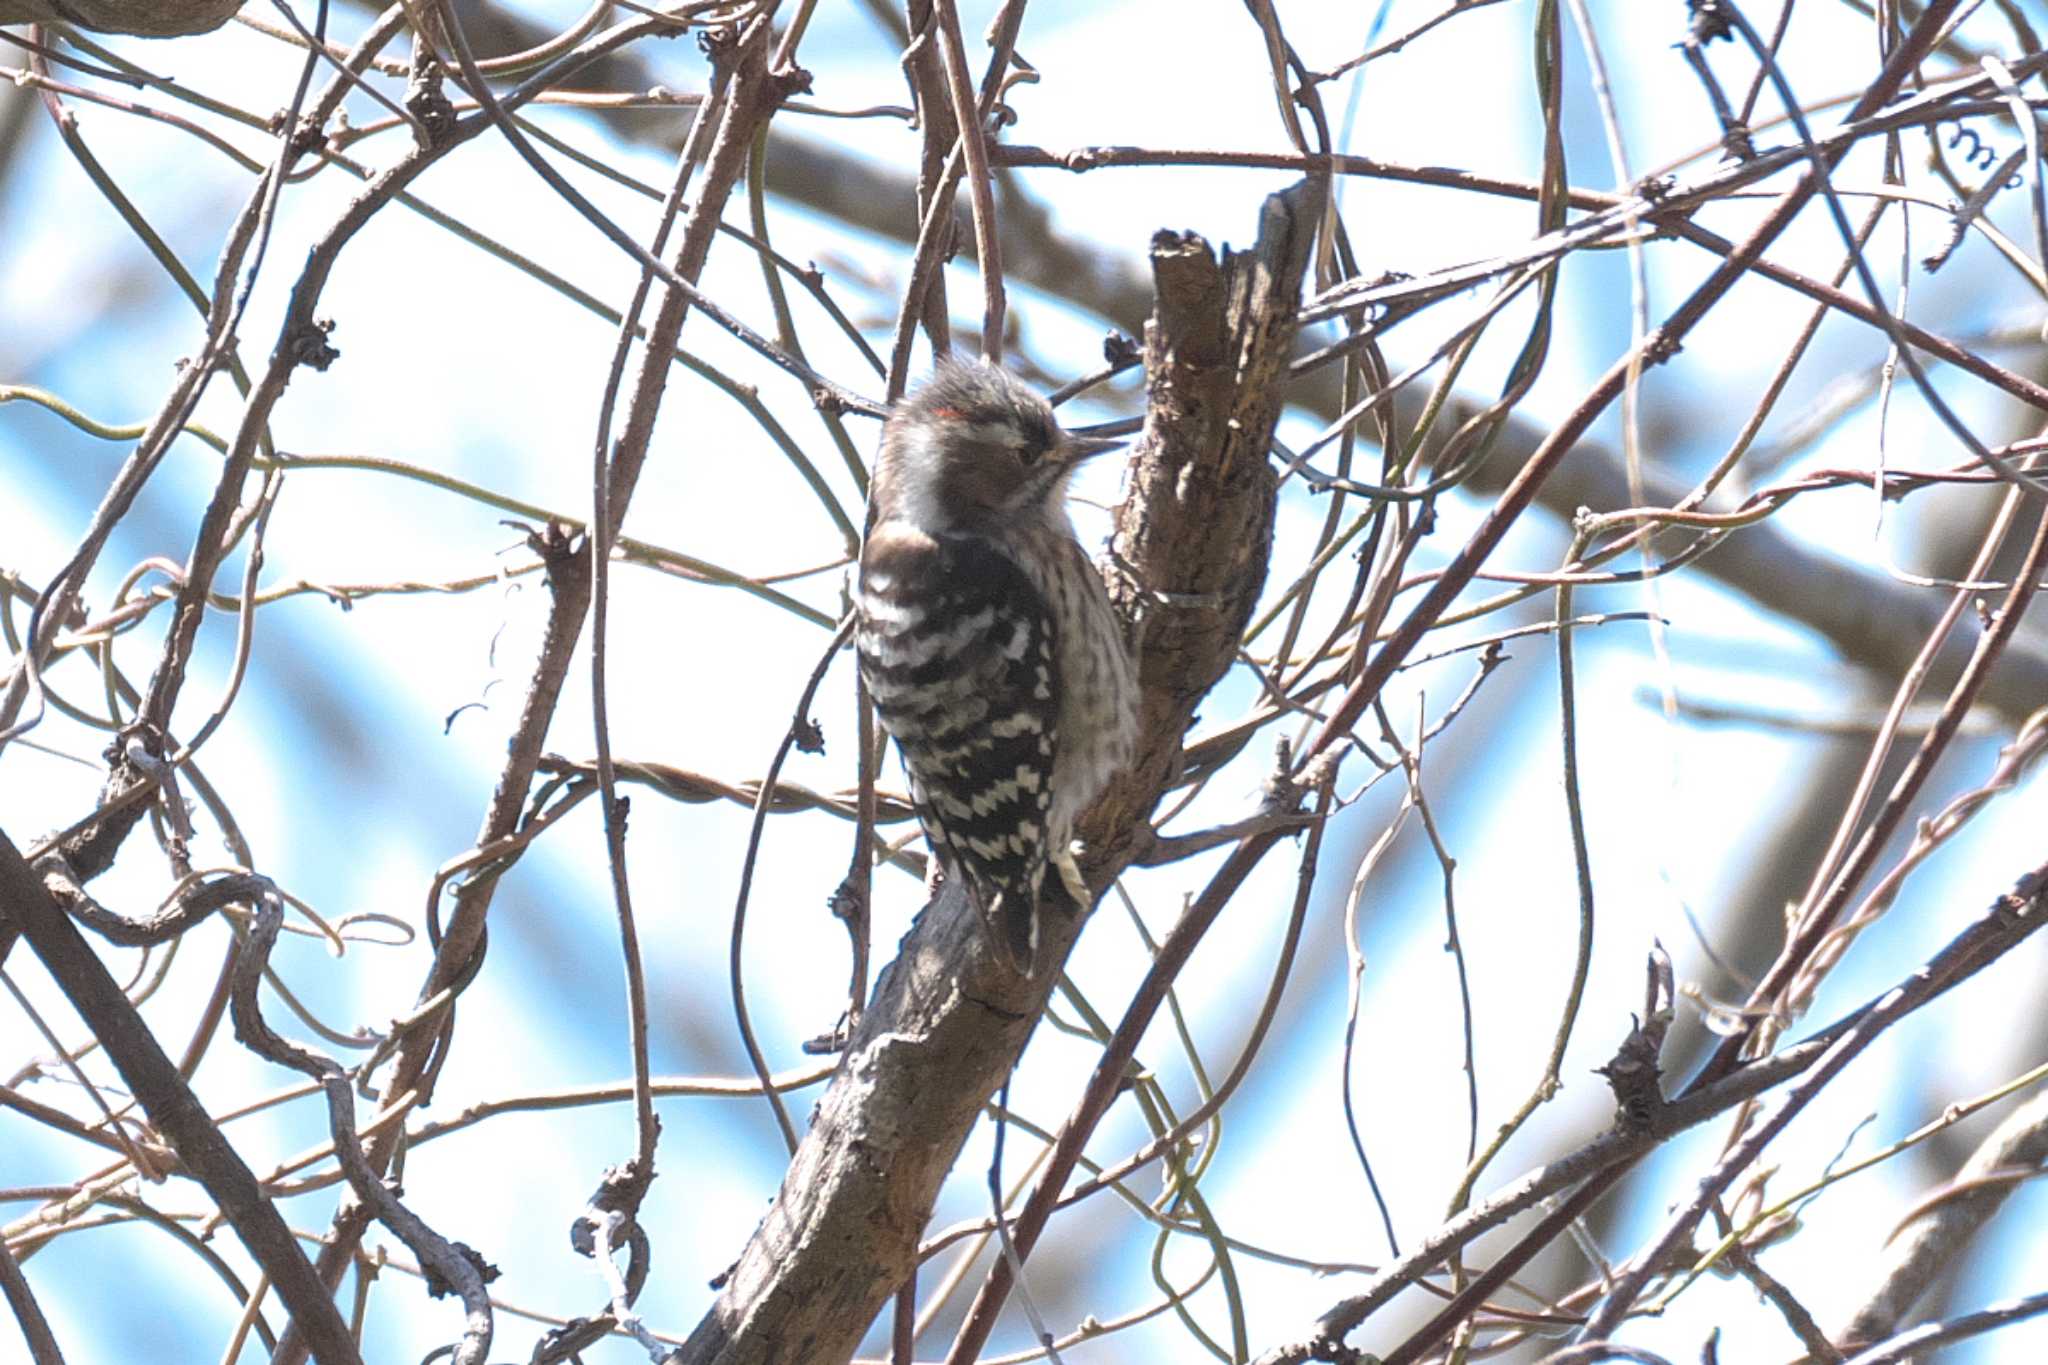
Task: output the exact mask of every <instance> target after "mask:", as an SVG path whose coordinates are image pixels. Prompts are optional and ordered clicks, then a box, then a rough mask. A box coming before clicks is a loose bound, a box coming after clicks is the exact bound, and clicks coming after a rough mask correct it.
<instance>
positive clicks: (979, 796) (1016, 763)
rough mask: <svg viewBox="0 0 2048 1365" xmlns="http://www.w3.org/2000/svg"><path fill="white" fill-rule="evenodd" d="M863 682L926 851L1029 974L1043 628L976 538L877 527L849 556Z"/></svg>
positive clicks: (998, 560)
mask: <svg viewBox="0 0 2048 1365" xmlns="http://www.w3.org/2000/svg"><path fill="white" fill-rule="evenodd" d="M860 610H861V620H860V626H859V631H858V635H857V637H856V638H857V644H858V647H859V651H860V662H861V672H862V676H863V677H864V678H865V679H866V680H867V685H868V691H869V693H870V694H871V695H872V696H873V697H874V699H875V709H876V711H877V713H878V714H879V715H880V716H881V719H882V725H883V727H884V728H885V729H887V730H888V732H889V733H890V734H891V735H892V736H894V737H895V740H896V743H897V747H898V748H899V749H900V750H901V751H902V754H903V767H904V770H905V772H906V773H907V774H908V775H909V778H910V794H911V799H912V801H913V802H914V803H915V805H916V807H917V814H918V819H919V821H920V822H921V823H922V824H923V826H924V832H925V837H926V838H927V839H928V840H929V841H930V842H931V845H932V849H933V851H934V852H935V853H936V854H937V855H938V856H939V858H940V859H941V860H943V862H944V863H945V865H946V867H947V868H948V870H949V871H950V872H952V873H954V874H956V875H958V876H960V877H962V878H963V879H964V880H965V881H966V883H967V890H968V895H969V897H970V898H971V899H972V901H973V902H974V905H975V907H976V908H977V909H978V910H979V911H980V912H981V914H982V917H983V919H984V921H985V922H986V923H987V926H988V928H989V931H990V936H991V938H992V939H993V941H994V943H995V945H996V947H997V949H998V950H999V951H1001V952H1002V953H1004V954H1005V955H1006V956H1007V957H1008V958H1009V959H1010V961H1011V964H1012V965H1013V966H1015V967H1016V968H1017V969H1018V970H1020V971H1022V972H1024V973H1025V974H1027V975H1028V974H1030V973H1031V971H1032V968H1033V965H1034V962H1035V959H1036V957H1037V949H1038V920H1037V908H1038V888H1039V885H1040V883H1041V882H1042V880H1043V879H1044V876H1045V866H1046V855H1047V850H1046V847H1045V836H1046V811H1047V808H1048V807H1049V806H1050V805H1051V802H1052V772H1053V755H1054V752H1055V748H1056V746H1057V744H1058V739H1059V737H1058V735H1057V733H1056V721H1057V719H1058V716H1059V700H1060V699H1059V674H1058V670H1057V668H1056V667H1055V665H1054V657H1055V655H1054V646H1055V641H1054V638H1053V619H1052V616H1051V614H1050V613H1049V612H1048V611H1047V610H1046V605H1045V601H1044V599H1043V598H1042V597H1041V596H1040V595H1039V593H1038V591H1037V589H1036V588H1034V587H1033V586H1032V584H1031V581H1030V580H1029V579H1028V578H1027V577H1026V576H1025V574H1024V572H1023V571H1022V570H1021V569H1019V568H1018V567H1017V565H1016V563H1015V562H1014V561H1012V560H1011V559H1010V558H1009V557H1008V556H1007V555H1005V554H1003V553H1002V552H1001V551H999V550H997V549H996V548H995V547H994V546H993V545H991V544H990V543H989V542H988V541H986V540H984V539H982V538H980V537H976V536H958V535H939V536H931V535H927V534H925V533H924V532H921V531H917V530H914V529H911V528H909V527H906V526H903V525H901V524H900V523H886V522H885V523H883V524H882V525H881V526H878V527H876V528H875V530H874V532H873V533H871V534H870V536H869V538H868V543H867V545H866V547H865V548H864V549H863V551H862V555H861V584H860Z"/></svg>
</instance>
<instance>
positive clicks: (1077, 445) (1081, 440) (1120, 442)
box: [1067, 433, 1131, 464]
mask: <svg viewBox="0 0 2048 1365" xmlns="http://www.w3.org/2000/svg"><path fill="white" fill-rule="evenodd" d="M1130 443H1131V438H1130V437H1128V436H1076V435H1073V434H1072V433H1068V436H1067V463H1068V464H1079V463H1081V461H1083V460H1087V459H1093V458H1094V457H1095V456H1097V455H1101V454H1104V453H1105V452H1107V451H1111V450H1115V449H1117V448H1118V447H1119V446H1127V445H1129V444H1130Z"/></svg>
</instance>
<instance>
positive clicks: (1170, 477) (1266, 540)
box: [675, 182, 1324, 1365]
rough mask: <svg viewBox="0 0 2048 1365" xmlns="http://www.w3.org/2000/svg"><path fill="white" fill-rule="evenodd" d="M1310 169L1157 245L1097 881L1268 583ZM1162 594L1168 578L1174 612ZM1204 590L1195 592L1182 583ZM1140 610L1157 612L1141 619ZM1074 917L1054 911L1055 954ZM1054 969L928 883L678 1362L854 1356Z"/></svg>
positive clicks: (1114, 580)
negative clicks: (1137, 651)
mask: <svg viewBox="0 0 2048 1365" xmlns="http://www.w3.org/2000/svg"><path fill="white" fill-rule="evenodd" d="M1323 193H1324V188H1323V185H1322V184H1321V183H1320V182H1304V183H1303V184H1301V185H1298V186H1296V187H1295V188H1293V189H1291V190H1289V191H1287V192H1286V193H1285V194H1280V195H1275V196H1274V197H1273V198H1271V199H1269V200H1268V201H1267V203H1266V209H1265V212H1264V214H1263V215H1262V217H1261V220H1260V230H1259V242H1258V245H1257V246H1256V247H1255V248H1254V249H1253V250H1252V251H1249V252H1245V253H1241V254H1238V253H1226V256H1225V259H1224V262H1223V264H1222V265H1221V266H1220V267H1219V266H1218V265H1217V263H1216V261H1215V260H1214V258H1213V257H1212V256H1211V254H1210V251H1209V248H1208V246H1207V245H1206V244H1205V243H1203V242H1202V241H1201V240H1200V239H1199V238H1197V237H1194V236H1192V235H1190V234H1174V233H1166V234H1161V235H1160V237H1158V238H1156V239H1155V240H1154V243H1153V261H1154V269H1155V275H1156V278H1157V284H1158V290H1159V306H1158V311H1157V313H1156V314H1155V316H1154V318H1153V321H1152V323H1151V324H1150V325H1149V326H1148V327H1147V329H1146V352H1147V363H1148V366H1149V367H1150V375H1151V379H1150V390H1149V395H1148V396H1149V411H1148V416H1147V421H1146V429H1145V435H1144V437H1143V438H1142V440H1141V441H1140V443H1139V450H1138V454H1137V456H1136V467H1135V469H1134V472H1133V475H1132V484H1131V492H1130V496H1129V497H1128V499H1127V500H1126V501H1125V503H1124V504H1123V506H1122V507H1121V508H1119V509H1118V513H1117V525H1118V528H1119V529H1118V532H1117V537H1116V544H1115V550H1114V559H1115V562H1114V563H1113V564H1112V565H1110V566H1108V567H1107V572H1106V575H1105V576H1106V577H1107V579H1108V580H1109V583H1110V588H1111V593H1112V595H1113V596H1114V597H1116V598H1117V599H1118V602H1119V605H1120V606H1122V607H1123V608H1124V609H1125V610H1126V611H1128V612H1131V613H1133V614H1134V615H1136V616H1137V617H1138V618H1139V619H1140V622H1141V626H1140V629H1141V630H1142V631H1143V635H1142V644H1141V682H1142V684H1143V686H1144V689H1145V697H1144V703H1143V712H1142V715H1143V724H1144V731H1143V734H1142V736H1141V739H1140V758H1139V760H1138V762H1137V763H1136V764H1135V765H1134V766H1133V768H1132V770H1131V771H1130V772H1128V773H1126V774H1124V775H1123V776H1122V777H1120V778H1119V779H1118V780H1117V781H1116V783H1115V784H1113V786H1112V787H1111V790H1110V792H1109V793H1108V794H1107V795H1106V796H1105V797H1104V799H1103V801H1102V802H1101V803H1100V804H1099V805H1098V806H1097V807H1096V809H1095V810H1094V811H1093V812H1092V813H1091V814H1090V816H1089V817H1088V818H1087V819H1086V820H1084V822H1083V825H1082V830H1083V835H1084V837H1085V838H1086V839H1087V841H1088V844H1089V850H1090V851H1089V855H1088V856H1087V857H1085V858H1084V859H1083V860H1082V862H1083V866H1084V868H1085V869H1086V870H1087V872H1088V875H1089V880H1090V883H1091V884H1092V885H1095V886H1102V885H1105V884H1107V882H1108V881H1109V879H1110V878H1111V877H1113V876H1114V875H1115V874H1116V873H1117V872H1120V871H1121V870H1122V869H1123V868H1124V867H1125V866H1126V865H1127V864H1128V863H1129V862H1130V859H1131V856H1132V854H1133V852H1134V851H1135V850H1138V849H1141V848H1142V847H1143V845H1144V843H1145V842H1146V840H1147V839H1148V838H1149V830H1148V827H1147V825H1146V817H1147V816H1148V815H1149V814H1150V812H1151V809H1152V806H1153V804H1154V803H1155V802H1156V801H1157V800H1158V797H1159V794H1160V793H1161V791H1163V790H1164V789H1165V785H1166V783H1167V781H1168V780H1170V778H1171V776H1172V773H1173V771H1174V769H1175V767H1176V766H1177V764H1178V761H1179V755H1180V746H1181V739H1182V736H1183V735H1184V733H1185V732H1186V730H1187V727H1188V725H1189V724H1190V722H1191V720H1192V717H1193V713H1194V707H1195V705H1196V703H1197V702H1199V701H1200V700H1201V698H1202V696H1203V695H1204V694H1206V693H1207V692H1208V690H1209V688H1210V687H1211V686H1212V685H1214V683H1215V682H1216V680H1217V679H1218V678H1220V677H1222V676H1223V673H1224V671H1225V670H1226V669H1228V668H1229V667H1230V664H1231V662H1232V661H1233V660H1234V658H1235V657H1236V647H1237V637H1238V633H1239V631H1240V630H1241V629H1242V627H1243V624H1244V622H1245V620H1246V619H1247V617H1248V616H1249V614H1250V612H1251V610H1252V607H1253V606H1254V604H1255V603H1256V602H1257V599H1258V594H1259V590H1260V587H1261V586H1262V585H1263V583H1264V581H1265V568H1266V547H1267V546H1268V545H1269V544H1270V543H1271V538H1272V522H1273V501H1274V478H1273V474H1272V471H1271V470H1270V468H1269V467H1268V466H1267V463H1266V459H1265V453H1264V452H1265V449H1266V441H1267V440H1268V438H1269V437H1270V436H1271V434H1272V429H1273V424H1274V423H1275V422H1277V421H1278V419H1279V415H1280V406H1281V404H1280V394H1279V392H1278V385H1277V383H1276V376H1277V375H1278V374H1279V372H1280V369H1281V367H1282V366H1284V364H1285V363H1286V360H1287V355H1288V350H1289V347H1290V345H1291V344H1292V341H1293V336H1294V330H1295V325H1294V317H1295V312H1296V309H1297V306H1298V303H1299V298H1300V289H1301V279H1302V275H1303V272H1304V271H1305V269H1306V267H1307V262H1308V258H1309V248H1310V245H1311V243H1312V242H1313V241H1314V237H1315V228H1316V224H1317V222H1318V220H1319V217H1320V214H1321V205H1322V195H1323ZM1161 593H1167V594H1175V596H1173V597H1172V598H1171V599H1170V600H1171V602H1172V603H1174V604H1175V605H1174V606H1173V608H1172V613H1171V616H1172V618H1177V619H1168V618H1167V617H1165V616H1163V615H1162V613H1163V612H1164V610H1165V609H1164V608H1163V607H1162V606H1161V604H1160V602H1159V597H1158V595H1159V594H1161ZM1181 593H1194V594H1198V595H1200V596H1201V598H1202V600H1201V601H1200V603H1199V604H1191V600H1190V599H1183V598H1181V597H1180V596H1178V594H1181ZM1147 614H1150V615H1152V616H1153V617H1155V618H1157V619H1154V620H1152V621H1150V622H1149V623H1148V622H1145V621H1144V618H1145V617H1146V616H1147ZM1079 927H1080V926H1079V924H1078V922H1067V921H1063V920H1062V919H1061V918H1060V917H1057V916H1055V917H1052V919H1051V922H1049V923H1048V924H1047V926H1046V930H1047V934H1048V938H1049V941H1050V948H1049V955H1050V956H1051V957H1052V959H1053V960H1054V961H1060V960H1063V959H1064V958H1065V955H1066V953H1067V951H1068V949H1070V948H1071V947H1072V945H1073V939H1074V937H1075V936H1076V934H1077V933H1078V931H1079ZM1055 975H1056V973H1055V972H1052V971H1048V972H1046V973H1045V974H1044V976H1043V977H1042V978H1041V979H1040V980H1039V981H1038V982H1036V983H1026V982H1023V981H1021V980H1019V979H1018V978H1016V977H1014V976H1012V975H1011V974H1009V973H1008V972H1007V971H1005V970H1004V969H1002V968H1001V967H999V966H998V965H997V964H996V963H995V960H994V959H993V958H992V957H991V956H990V954H989V952H988V949H987V946H986V944H985V943H984V942H983V939H982V935H981V933H980V931H979V927H978V922H977V921H976V919H975V917H974V915H973V913H972V911H971V910H969V909H968V908H967V907H966V906H965V905H963V904H961V903H959V901H958V898H957V897H956V896H952V895H946V894H941V895H940V897H939V898H938V899H937V901H936V902H934V904H933V905H931V906H930V907H928V908H927V909H926V910H925V912H924V913H923V914H922V915H920V916H919V917H918V920H917V922H916V924H914V925H913V926H912V927H911V930H910V932H909V933H908V934H907V935H905V937H904V939H903V943H902V945H901V952H900V954H899V956H898V957H897V959H896V961H895V962H893V963H891V964H890V966H889V967H888V968H887V969H886V970H885V971H884V972H883V973H882V976H881V979H880V980H879V982H878V983H877V985H876V989H875V998H874V1000H873V1002H872V1003H871V1004H870V1006H869V1008H868V1010H867V1012H866V1013H865V1014H864V1015H863V1016H862V1018H861V1023H860V1027H859V1030H858V1031H857V1033H856V1034H855V1035H854V1037H853V1039H852V1040H851V1042H850V1043H849V1045H848V1047H847V1050H846V1055H845V1058H844V1059H843V1061H842V1063H841V1065H840V1068H839V1074H838V1075H837V1076H836V1077H835V1078H834V1079H833V1082H832V1085H831V1087H830V1089H828V1090H827V1091H826V1093H825V1096H824V1098H823V1099H822V1100H821V1101H820V1102H819V1105H818V1109H817V1111H816V1113H815V1114H814V1115H813V1117H812V1122H811V1128H810V1131H809V1133H808V1134H807V1135H806V1136H805V1138H804V1140H803V1143H802V1145H801V1146H800V1148H799V1149H798V1151H797V1154H796V1156H795V1158H794V1159H793V1160H792V1161H791V1163H790V1168H789V1171H788V1173H787V1175H786V1176H785V1177H784V1179H783V1182H782V1189H781V1192H780V1193H779V1194H778V1195H777V1196H776V1199H775V1203H774V1205H773V1206H772V1207H771V1208H770V1210H769V1212H768V1216H767V1217H766V1218H765V1219H763V1220H762V1222H761V1225H760V1227H759V1228H757V1229H756V1230H755V1233H754V1236H753V1238H752V1239H751V1240H750V1241H749V1242H748V1244H747V1246H746V1248H745V1250H744V1251H742V1252H741V1254H740V1258H739V1260H738V1262H737V1263H736V1264H735V1265H734V1266H733V1268H732V1271H731V1273H730V1275H729V1276H728V1278H727V1281H726V1284H725V1286H724V1289H723V1292H721V1294H720V1295H719V1297H718V1300H717V1302H716V1303H715V1304H713V1305H712V1308H711V1311H710V1312H709V1313H708V1314H706V1315H705V1318H704V1320H703V1321H702V1322H701V1323H699V1324H698V1326H697V1330H696V1331H695V1332H693V1333H692V1334H691V1336H690V1340H689V1341H688V1342H687V1343H686V1344H685V1345H684V1346H683V1348H682V1349H681V1351H680V1352H678V1354H677V1355H676V1357H675V1358H676V1360H677V1361H679V1362H688V1363H689V1365H709V1363H710V1362H718V1363H719V1365H741V1362H746V1363H748V1365H766V1363H767V1362H785V1363H790V1365H793V1363H794V1362H804V1365H825V1363H827V1362H833V1361H843V1360H846V1359H848V1358H850V1357H851V1356H852V1354H853V1352H854V1351H855V1349H856V1348H857V1347H858V1346H859V1344H860V1339H861V1337H862V1335H863V1334H864V1333H865V1331H866V1330H867V1327H868V1324H869V1323H870V1322H872V1321H873V1320H874V1317H875V1314H876V1313H877V1312H878V1311H879V1310H880V1309H881V1307H882V1305H883V1304H884V1303H885V1302H887V1300H888V1298H889V1296H890V1295H891V1294H893V1293H894V1292H895V1291H896V1289H897V1288H898V1286H900V1285H901V1284H902V1283H903V1280H904V1278H905V1277H906V1276H907V1275H908V1274H909V1273H910V1271H911V1269H912V1267H913V1265H914V1264H915V1261H916V1256H917V1245H918V1237H919V1234H920V1233H921V1232H922V1231H923V1229H924V1225H925V1221H926V1219H927V1218H928V1217H929V1216H930V1213H931V1208H932V1203H933V1201H934V1200H935V1199H936V1198H937V1195H938V1191H939V1186H940V1185H941V1184H942V1183H943V1182H944V1180H945V1178H946V1176H947V1174H948V1173H949V1172H950V1171H951V1170H952V1167H953V1164H954V1162H955V1160H956V1159H957V1158H958V1156H959V1153H960V1148H961V1146H962V1144H963V1143H964V1142H965V1141H966V1138H967V1133H968V1131H969V1129H971V1128H972V1127H973V1124H974V1120H975V1119H976V1117H977V1116H978V1115H979V1114H980V1113H981V1110H982V1107H983V1105H984V1104H986V1103H987V1101H988V1098H989V1096H990V1095H992V1094H993V1093H994V1092H995V1089H996V1087H997V1086H999V1085H1000V1084H1001V1083H1002V1081H1003V1078H1004V1077H1005V1076H1007V1075H1008V1074H1009V1072H1010V1068H1011V1067H1012V1066H1013V1065H1015V1063H1016V1059H1017V1056H1018V1054H1019V1053H1021V1052H1022V1051H1023V1049H1024V1044H1025V1043H1026V1042H1027V1041H1028V1040H1029V1038H1030V1036H1031V1030H1032V1029H1033V1028H1034V1027H1035V1026H1036V1024H1037V1022H1038V1015H1039V1011H1040V1009H1041V1007H1042V1006H1043V1004H1044V1000H1045V995H1046V993H1047V991H1048V990H1049V989H1050V985H1051V981H1052V979H1053V977H1054V976H1055Z"/></svg>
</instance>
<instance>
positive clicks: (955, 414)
mask: <svg viewBox="0 0 2048 1365" xmlns="http://www.w3.org/2000/svg"><path fill="white" fill-rule="evenodd" d="M932 416H934V417H943V418H945V419H946V420H947V421H950V422H959V421H963V420H965V418H966V416H967V414H966V413H964V412H962V411H961V410H960V409H958V408H933V409H932Z"/></svg>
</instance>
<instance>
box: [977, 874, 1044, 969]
mask: <svg viewBox="0 0 2048 1365" xmlns="http://www.w3.org/2000/svg"><path fill="white" fill-rule="evenodd" d="M981 922H982V927H983V928H985V929H986V930H987V931H988V939H989V945H990V946H991V947H993V948H994V949H995V950H996V955H997V956H998V957H1000V958H1002V959H1003V961H1004V962H1005V963H1006V964H1007V965H1008V966H1009V968H1010V970H1012V971H1014V972H1016V973H1017V974H1018V975H1019V976H1023V977H1027V978H1028V977H1032V976H1036V975H1037V974H1038V897H1037V896H1035V895H1033V894H1032V893H1031V889H1030V888H1029V887H1009V888H1006V889H1003V890H998V891H992V892H991V893H990V894H989V895H988V896H986V897H984V898H981Z"/></svg>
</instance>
